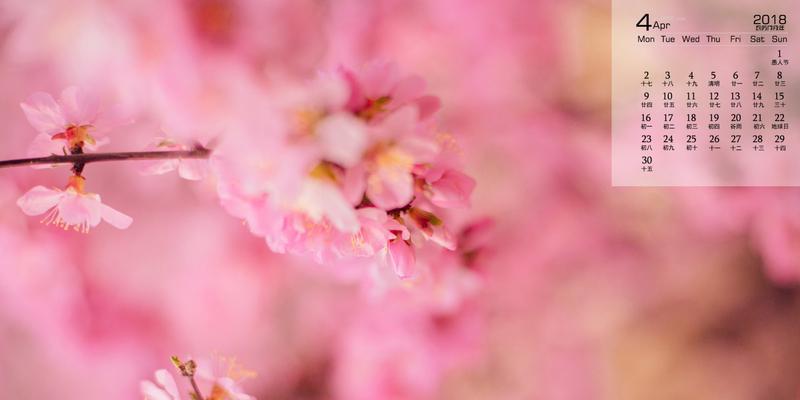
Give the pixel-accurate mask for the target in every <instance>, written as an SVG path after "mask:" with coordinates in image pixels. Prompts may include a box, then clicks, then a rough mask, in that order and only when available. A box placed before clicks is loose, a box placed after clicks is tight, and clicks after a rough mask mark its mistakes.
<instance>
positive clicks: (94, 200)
mask: <svg viewBox="0 0 800 400" xmlns="http://www.w3.org/2000/svg"><path fill="white" fill-rule="evenodd" d="M64 193H65V195H64V197H63V198H62V199H61V201H60V202H59V203H58V216H59V218H61V220H63V221H64V222H65V223H66V224H67V225H83V224H87V225H88V226H90V227H94V226H97V224H99V223H100V206H101V205H102V203H101V202H100V200H99V196H98V197H94V196H89V195H81V194H76V193H75V192H70V191H67V192H64Z"/></svg>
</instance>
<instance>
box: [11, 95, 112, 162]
mask: <svg viewBox="0 0 800 400" xmlns="http://www.w3.org/2000/svg"><path fill="white" fill-rule="evenodd" d="M20 107H22V111H23V112H24V113H25V117H27V119H28V122H30V124H31V125H32V126H33V127H34V128H35V129H36V130H37V131H38V132H39V136H37V138H36V139H35V140H34V142H33V143H32V144H31V147H30V148H29V150H28V153H29V154H30V155H31V156H36V155H39V156H44V155H49V154H52V153H57V152H59V151H58V150H61V151H63V152H67V151H69V150H70V149H72V148H74V147H80V148H84V147H85V148H86V149H88V150H95V149H96V148H97V147H99V146H101V145H103V144H105V143H108V138H106V137H105V135H106V133H108V131H109V130H111V129H113V128H114V127H117V126H119V125H121V124H123V123H125V118H124V117H122V115H121V112H120V111H119V110H118V109H114V108H111V109H109V110H105V111H101V110H100V107H99V105H98V103H97V101H96V99H95V98H94V97H92V96H90V95H88V94H87V93H85V92H83V91H82V90H80V89H79V88H78V87H75V86H70V87H68V88H66V89H64V90H63V91H62V92H61V97H60V98H59V99H58V100H56V99H54V98H53V96H51V95H50V94H49V93H43V92H37V93H34V94H33V95H31V97H29V98H28V99H27V101H25V102H23V103H20ZM48 139H49V141H48ZM54 143H55V144H54ZM54 150H55V151H54Z"/></svg>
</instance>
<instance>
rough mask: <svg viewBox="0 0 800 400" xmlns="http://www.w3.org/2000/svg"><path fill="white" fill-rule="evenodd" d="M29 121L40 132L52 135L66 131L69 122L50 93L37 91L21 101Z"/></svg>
mask: <svg viewBox="0 0 800 400" xmlns="http://www.w3.org/2000/svg"><path fill="white" fill-rule="evenodd" d="M20 107H22V111H23V112H24V113H25V117H26V118H27V119H28V122H30V124H31V125H32V126H33V127H34V128H35V129H36V130H37V131H39V132H40V133H45V134H48V135H50V136H52V135H55V134H56V133H59V132H62V131H64V128H66V125H67V122H66V119H65V117H64V113H63V111H62V110H61V106H59V105H58V103H56V101H55V99H53V96H50V95H49V94H48V93H43V92H37V93H34V94H33V95H31V97H29V98H28V100H27V101H26V102H24V103H20Z"/></svg>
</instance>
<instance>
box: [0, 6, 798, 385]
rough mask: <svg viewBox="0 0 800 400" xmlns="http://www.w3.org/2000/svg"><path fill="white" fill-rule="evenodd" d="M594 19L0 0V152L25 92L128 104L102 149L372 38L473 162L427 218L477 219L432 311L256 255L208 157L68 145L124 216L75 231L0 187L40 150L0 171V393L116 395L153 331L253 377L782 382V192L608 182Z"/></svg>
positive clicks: (137, 376) (194, 117) (218, 115)
mask: <svg viewBox="0 0 800 400" xmlns="http://www.w3.org/2000/svg"><path fill="white" fill-rule="evenodd" d="M609 23H610V4H609V3H608V2H606V1H593V0H587V1H555V0H553V1H549V0H544V1H529V0H519V1H515V0H503V1H492V2H488V1H485V2H475V1H472V2H470V1H454V0H436V1H432V0H431V1H408V0H405V1H401V0H376V1H358V0H341V1H323V0H317V1H314V0H291V1H290V0H265V1H260V0H186V1H177V0H167V1H163V0H162V1H152V0H107V1H100V0H40V1H35V2H32V1H26V0H3V1H2V2H0V87H2V96H0V115H2V117H3V121H4V129H3V135H2V138H3V145H2V146H0V158H2V159H10V158H19V157H24V156H25V149H26V148H27V146H28V143H29V142H30V140H31V139H32V138H33V136H34V130H33V128H31V127H30V126H29V125H28V123H27V121H26V120H25V117H24V115H23V113H22V112H21V110H20V108H19V103H20V102H21V101H23V100H24V99H25V98H27V97H28V96H29V95H30V94H31V93H33V92H35V91H46V92H51V93H58V92H59V91H60V90H61V89H62V88H64V87H66V86H69V85H80V86H85V87H91V88H92V89H94V90H96V91H98V92H100V93H102V94H103V95H104V96H106V97H107V98H113V99H114V100H115V101H116V102H118V103H121V104H123V105H124V106H125V107H127V108H128V109H129V110H130V112H131V113H133V114H135V115H136V122H135V123H134V124H132V125H129V126H126V127H125V128H123V129H121V130H119V131H117V132H114V134H113V142H112V143H111V144H110V145H109V146H108V148H109V149H110V150H113V151H126V150H138V149H141V148H144V147H145V146H146V145H147V144H148V142H149V141H150V139H151V138H152V137H153V136H157V135H158V132H159V129H160V127H162V126H164V125H169V124H192V125H195V126H196V127H197V128H198V129H201V130H206V131H210V132H216V131H217V130H219V129H221V128H220V127H222V126H227V125H228V124H229V123H231V121H234V122H232V123H233V124H241V125H242V126H243V127H244V128H243V129H245V130H246V128H247V126H248V125H247V124H248V123H249V119H248V118H251V117H253V115H255V114H257V110H255V111H254V110H252V109H251V108H254V105H255V104H258V102H259V101H260V100H259V96H266V97H279V96H281V95H282V94H283V93H285V89H284V88H286V87H289V86H291V85H292V84H295V83H297V82H303V81H305V80H307V79H309V78H310V77H311V76H313V74H314V73H315V72H316V71H317V70H320V69H327V68H334V67H336V66H338V65H340V64H343V65H356V66H357V65H361V64H363V63H365V62H368V61H371V60H375V59H384V60H392V61H395V62H396V63H397V64H398V65H399V66H401V67H402V68H403V70H405V71H409V72H413V73H416V74H419V75H421V76H423V77H424V78H425V79H426V80H427V82H428V85H429V91H430V92H432V93H433V94H436V95H438V96H439V97H440V98H441V99H442V103H443V109H442V111H441V112H440V113H439V116H438V118H439V119H440V121H439V122H440V124H441V125H442V126H443V127H446V129H447V130H448V132H449V133H451V134H453V135H454V136H455V137H456V138H457V139H458V140H459V142H460V145H461V149H462V151H463V156H464V158H465V165H466V170H467V172H468V173H470V174H471V175H472V176H474V177H475V178H476V180H477V182H478V185H477V188H476V191H475V193H474V195H473V202H472V203H473V207H472V208H471V209H470V210H467V211H459V212H458V213H457V214H456V215H454V216H453V218H454V219H455V220H457V221H458V225H459V226H462V227H464V226H467V225H468V224H470V223H474V222H479V221H483V220H484V219H485V218H489V219H491V220H492V221H493V225H492V227H491V230H490V231H489V233H488V234H487V235H488V236H486V237H485V238H482V241H481V246H480V252H479V255H480V257H478V259H477V261H476V262H475V269H476V274H477V275H478V276H479V277H480V279H479V284H478V286H479V287H478V288H477V289H476V290H475V291H474V292H472V291H470V292H469V293H467V294H465V295H464V296H463V297H462V298H458V299H456V300H454V302H451V303H447V306H442V307H431V306H430V304H426V301H425V300H420V297H422V298H426V297H430V296H429V295H430V293H427V294H425V293H423V294H421V295H420V294H419V293H417V292H415V291H404V292H401V293H399V294H398V293H395V294H393V295H391V296H390V295H384V296H374V295H370V294H369V293H365V291H364V288H363V287H362V285H360V284H359V283H358V282H354V281H352V280H350V279H344V278H343V277H341V276H338V274H336V273H332V271H331V268H329V267H328V266H323V265H318V264H316V263H314V262H313V261H310V260H307V259H305V258H300V257H295V256H287V255H279V254H274V253H272V252H270V251H269V249H268V248H267V246H266V245H265V244H264V241H263V239H260V238H258V237H255V236H253V235H252V234H250V232H249V231H248V230H247V229H246V228H245V227H244V226H243V225H242V223H241V222H240V221H238V220H236V219H235V218H232V217H231V216H230V215H228V214H227V213H226V212H225V211H224V210H223V209H222V208H221V207H220V206H219V201H218V199H217V197H216V193H215V189H214V182H212V181H209V180H206V181H201V182H199V183H198V182H189V181H185V180H181V179H179V178H178V177H177V176H176V175H174V174H168V175H163V176H141V175H140V174H139V172H138V171H137V169H136V167H135V165H133V163H108V164H103V165H92V166H90V167H88V168H87V176H89V177H90V179H91V183H92V188H93V190H95V191H97V192H98V193H101V194H102V196H103V200H104V201H107V202H108V203H110V204H113V205H114V207H115V208H118V209H120V210H124V211H125V212H126V213H127V214H129V215H131V216H132V217H133V218H134V220H135V222H134V223H133V225H132V226H131V227H130V228H129V229H127V230H124V231H120V230H116V229H114V228H112V227H110V226H107V225H101V226H99V227H97V228H95V229H93V230H92V232H90V233H89V234H86V235H82V234H78V233H75V232H71V231H70V232H65V231H61V230H59V229H55V228H53V227H51V226H50V227H48V226H44V225H42V224H39V223H38V218H35V217H34V218H30V217H27V216H25V215H24V214H22V213H21V212H20V211H19V209H18V208H17V206H16V205H15V202H16V199H17V198H18V197H19V196H20V195H22V193H24V192H25V191H26V190H28V189H29V188H30V187H31V186H33V185H37V184H41V185H46V186H56V185H62V184H63V182H62V181H63V179H64V175H65V173H64V170H32V169H28V168H16V169H13V170H12V169H4V170H0V176H1V178H0V203H2V207H0V398H3V399H6V398H8V399H42V398H60V399H82V400H88V399H108V398H112V399H140V398H142V396H141V394H140V392H139V384H140V382H141V381H142V380H144V379H152V375H153V371H155V370H156V369H159V368H171V367H170V365H169V358H168V357H169V356H170V355H172V354H177V355H181V356H183V355H192V356H197V357H200V356H203V357H215V356H223V357H235V358H236V359H237V360H238V362H239V363H240V364H242V365H244V366H245V367H246V368H247V369H249V370H251V371H253V372H255V373H256V374H257V376H256V377H255V378H252V379H249V380H246V381H244V382H242V383H241V384H242V386H243V387H244V388H246V389H247V392H248V393H249V394H251V395H253V396H255V397H256V398H259V399H270V400H271V399H347V400H353V399H643V398H646V399H682V398H692V399H720V398H724V399H760V398H763V399H796V398H797V397H798V382H797V376H798V373H800V357H798V356H800V335H798V332H800V330H799V329H800V302H798V289H797V284H798V282H799V281H800V262H798V261H799V260H798V256H800V250H799V249H800V247H798V244H800V192H798V191H797V190H794V189H780V190H779V189H747V188H741V189H670V190H667V189H638V188H624V189H623V188H612V187H611V186H610V151H609V150H610V82H609V78H610V36H609V35H610V33H609V32H610V26H609ZM265 151H266V152H268V151H269V150H268V149H265ZM417 290H429V291H433V290H435V289H431V288H427V289H426V288H424V287H423V288H418V289H417Z"/></svg>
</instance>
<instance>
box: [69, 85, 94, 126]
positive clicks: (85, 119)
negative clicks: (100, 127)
mask: <svg viewBox="0 0 800 400" xmlns="http://www.w3.org/2000/svg"><path fill="white" fill-rule="evenodd" d="M60 100H61V110H62V111H63V115H64V118H65V119H66V122H67V123H69V124H74V125H92V124H94V121H95V120H96V119H97V115H98V104H97V102H96V101H95V99H93V98H91V97H90V96H88V95H87V94H86V93H85V92H84V91H82V90H81V89H80V88H78V87H77V86H70V87H68V88H66V89H64V90H63V91H62V92H61V99H60Z"/></svg>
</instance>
